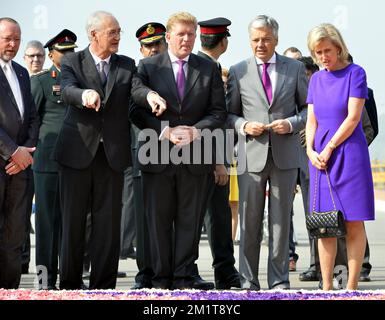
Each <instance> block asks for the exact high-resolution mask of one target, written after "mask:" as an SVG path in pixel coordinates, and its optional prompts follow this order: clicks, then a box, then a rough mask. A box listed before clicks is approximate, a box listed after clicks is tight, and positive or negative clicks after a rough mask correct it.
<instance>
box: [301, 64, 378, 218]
mask: <svg viewBox="0 0 385 320" xmlns="http://www.w3.org/2000/svg"><path fill="white" fill-rule="evenodd" d="M367 96H368V88H367V85H366V74H365V71H364V70H363V69H362V68H361V67H360V66H358V65H356V64H353V63H352V64H350V65H348V66H347V67H345V68H344V69H341V70H337V71H331V72H330V71H326V70H322V71H319V72H316V73H315V74H314V75H313V76H312V78H311V80H310V85H309V92H308V98H307V102H308V103H309V104H313V105H314V114H315V117H316V119H317V123H318V127H317V129H316V133H315V139H314V149H315V150H316V151H317V152H318V153H320V152H321V151H322V150H323V148H324V147H325V146H326V145H327V143H328V142H329V141H330V139H331V138H332V137H333V135H334V134H335V132H336V131H337V129H338V128H339V126H340V125H341V123H342V122H343V121H344V120H345V118H346V116H347V115H348V100H349V97H355V98H363V99H367ZM327 170H328V174H329V178H330V183H331V186H332V192H333V197H334V202H335V205H336V208H337V209H339V210H341V211H342V212H343V213H344V216H345V219H346V220H347V221H359V220H374V190H373V180H372V172H371V167H370V159H369V151H368V146H367V144H366V139H365V135H364V132H363V129H362V124H361V122H360V123H359V124H358V125H357V127H356V129H355V130H354V131H353V133H352V134H351V136H350V137H349V138H347V139H346V140H345V141H344V142H343V143H342V144H341V145H339V146H338V147H337V148H336V149H335V150H334V151H333V153H332V156H331V157H330V159H329V161H328V169H327ZM316 171H317V169H316V168H315V167H313V166H312V164H311V162H309V174H310V184H309V191H310V192H309V200H310V201H309V206H310V208H309V209H310V212H311V211H312V210H313V201H314V192H315V189H316V190H317V193H316V194H315V210H316V211H321V212H322V211H329V210H332V209H333V202H332V199H331V196H330V191H329V187H328V183H327V179H326V175H325V171H323V170H321V171H318V186H317V187H316V188H315V179H316Z"/></svg>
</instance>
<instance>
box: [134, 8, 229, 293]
mask: <svg viewBox="0 0 385 320" xmlns="http://www.w3.org/2000/svg"><path fill="white" fill-rule="evenodd" d="M166 28H167V32H166V40H167V42H168V48H169V49H168V51H167V52H164V53H161V54H158V55H155V56H154V57H150V58H146V59H143V60H141V61H140V63H139V66H138V73H137V75H136V76H135V78H134V79H135V80H134V84H133V89H132V96H133V100H134V102H135V103H136V105H133V106H132V109H131V118H132V119H133V122H134V124H136V125H137V126H138V127H139V128H140V129H145V128H146V129H148V130H144V131H142V132H141V134H140V136H139V142H140V143H141V144H140V146H139V152H138V161H139V168H140V169H141V171H142V182H143V198H144V206H145V212H146V218H147V219H148V226H149V231H150V232H149V234H150V243H151V261H152V268H153V270H154V273H155V275H154V277H153V279H152V284H153V287H155V288H173V289H179V288H193V283H194V279H193V268H194V261H195V260H196V259H197V258H198V246H199V241H198V238H199V236H200V229H201V227H202V223H201V221H202V217H203V214H204V212H205V204H206V201H207V193H208V188H209V185H210V183H211V181H210V179H213V175H212V171H213V165H212V161H209V162H208V163H207V162H206V163H207V164H205V163H203V162H202V160H203V157H204V155H205V152H204V150H203V149H204V148H203V147H204V145H203V142H204V141H205V140H204V137H203V136H202V137H201V136H200V132H199V130H201V129H206V128H207V129H208V130H212V129H215V128H219V127H221V126H222V125H223V123H224V121H225V118H226V110H225V101H224V89H223V83H222V81H221V77H220V74H219V72H218V70H217V66H216V65H215V64H214V63H212V62H210V61H208V60H207V59H203V58H201V57H198V56H196V55H194V54H192V53H191V52H192V50H193V47H194V43H195V38H196V29H197V20H196V18H195V17H194V16H192V15H191V14H189V13H186V12H181V13H177V14H174V15H172V16H171V17H170V18H169V20H168V22H167V26H166ZM151 111H152V112H151ZM150 129H151V130H150ZM147 134H148V136H147V137H149V138H150V140H149V141H147V142H145V143H143V142H144V141H143V139H145V138H146V135H147ZM147 148H149V152H150V154H153V156H150V158H151V159H147V158H146V149H147ZM206 149H207V148H206ZM208 150H209V153H210V151H211V148H210V149H208ZM158 151H159V153H158ZM198 151H200V153H199V152H198ZM206 155H207V153H206ZM201 156H202V158H201ZM192 158H193V159H192ZM197 158H198V159H197ZM147 160H150V162H147ZM179 160H180V161H179ZM192 160H194V163H193V162H192Z"/></svg>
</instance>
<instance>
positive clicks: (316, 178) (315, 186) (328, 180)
mask: <svg viewBox="0 0 385 320" xmlns="http://www.w3.org/2000/svg"><path fill="white" fill-rule="evenodd" d="M318 171H319V170H318V169H316V172H315V185H314V195H313V212H314V211H315V196H316V194H317V186H318ZM325 173H326V180H327V182H328V186H329V192H330V196H331V198H332V202H333V208H334V210H337V209H336V204H335V202H334V197H333V192H332V186H331V184H330V179H329V174H328V171H327V170H326V169H325Z"/></svg>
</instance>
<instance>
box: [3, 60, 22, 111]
mask: <svg viewBox="0 0 385 320" xmlns="http://www.w3.org/2000/svg"><path fill="white" fill-rule="evenodd" d="M3 70H4V74H5V76H6V78H7V80H8V83H9V86H10V87H11V90H12V94H13V96H14V98H15V100H16V104H17V107H18V108H19V111H20V115H21V117H22V118H23V115H24V105H23V98H22V96H21V91H20V87H19V82H18V80H17V78H16V76H15V75H14V74H13V72H12V70H11V67H10V66H9V65H8V64H5V65H4V67H3Z"/></svg>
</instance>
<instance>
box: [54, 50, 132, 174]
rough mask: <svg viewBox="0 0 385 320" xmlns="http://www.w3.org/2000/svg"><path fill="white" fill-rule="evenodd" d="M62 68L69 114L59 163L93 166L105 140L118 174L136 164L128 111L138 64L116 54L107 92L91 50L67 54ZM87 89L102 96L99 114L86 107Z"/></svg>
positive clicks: (60, 139) (57, 151) (58, 150)
mask: <svg viewBox="0 0 385 320" xmlns="http://www.w3.org/2000/svg"><path fill="white" fill-rule="evenodd" d="M61 67H62V80H61V87H62V96H63V101H64V103H65V104H67V105H68V111H67V114H66V117H65V118H64V122H63V126H62V129H61V131H60V133H59V136H58V140H57V144H56V148H55V156H56V159H57V161H58V162H59V163H60V164H62V165H64V166H68V167H71V168H74V169H84V168H86V167H88V166H89V165H90V163H91V161H92V160H93V158H94V156H95V154H96V151H97V149H98V147H99V144H100V141H101V139H103V145H104V150H105V153H106V157H107V160H108V163H109V165H110V166H111V168H112V169H114V170H115V171H123V170H124V169H125V168H127V167H128V166H129V165H131V163H132V161H131V150H130V142H131V136H130V126H131V125H130V122H129V119H128V109H129V104H130V92H131V82H132V77H133V74H134V73H135V71H136V67H135V61H134V60H133V59H131V58H129V57H126V56H122V55H117V54H112V55H111V59H110V71H109V74H108V79H107V83H106V86H105V89H104V88H103V87H102V84H101V81H100V78H99V74H98V72H97V69H96V65H95V62H94V60H93V58H92V56H91V53H90V51H89V49H88V48H86V49H84V50H83V51H79V52H76V53H70V54H67V55H65V56H64V57H63V59H62V62H61ZM85 89H94V90H96V91H97V92H98V93H99V95H100V97H101V100H102V103H101V108H100V109H99V112H96V111H95V110H94V109H88V108H86V107H84V106H83V105H82V93H83V92H84V90H85Z"/></svg>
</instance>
